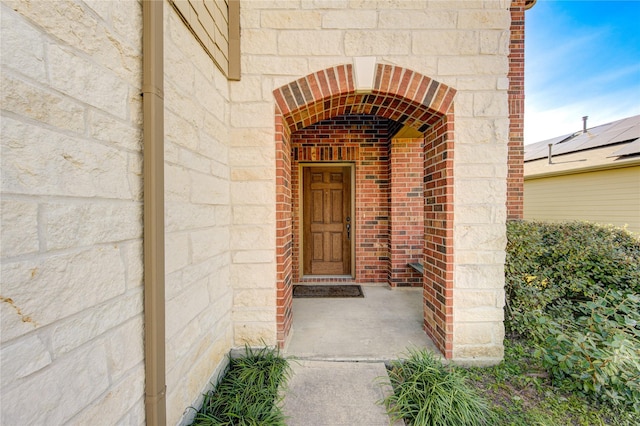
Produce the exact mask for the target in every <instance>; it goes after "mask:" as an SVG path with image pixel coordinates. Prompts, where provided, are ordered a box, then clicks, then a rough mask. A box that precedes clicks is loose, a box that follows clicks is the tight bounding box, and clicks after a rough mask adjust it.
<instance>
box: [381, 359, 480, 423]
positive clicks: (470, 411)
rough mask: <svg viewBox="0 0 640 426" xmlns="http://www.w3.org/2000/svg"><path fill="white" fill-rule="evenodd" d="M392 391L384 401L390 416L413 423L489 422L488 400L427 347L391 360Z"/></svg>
mask: <svg viewBox="0 0 640 426" xmlns="http://www.w3.org/2000/svg"><path fill="white" fill-rule="evenodd" d="M389 378H390V380H391V385H392V386H393V389H394V393H393V394H392V395H390V396H388V397H387V398H385V399H384V401H383V403H384V404H385V406H386V407H387V411H388V413H389V415H390V416H391V418H392V419H393V420H394V421H395V420H400V419H404V420H405V421H406V422H407V423H408V424H410V425H414V426H427V425H439V426H449V425H451V426H464V425H485V424H492V423H491V419H492V413H491V411H490V410H489V405H488V403H487V402H486V401H485V400H484V399H483V398H482V397H481V396H480V395H479V394H478V393H477V392H476V391H475V389H473V388H471V387H470V386H468V385H467V383H466V379H465V377H464V375H463V374H461V373H460V372H459V371H458V370H456V369H453V368H451V369H450V368H447V367H445V366H444V365H443V364H442V363H441V362H440V361H439V360H437V359H436V358H435V357H434V355H433V354H432V353H431V352H429V351H427V350H414V351H410V352H409V358H408V359H405V360H399V361H394V362H392V363H391V369H390V371H389Z"/></svg>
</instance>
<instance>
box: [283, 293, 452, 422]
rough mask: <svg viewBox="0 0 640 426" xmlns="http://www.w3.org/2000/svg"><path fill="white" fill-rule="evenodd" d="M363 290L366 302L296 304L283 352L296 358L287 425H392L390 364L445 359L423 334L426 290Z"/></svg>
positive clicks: (288, 394) (299, 301) (300, 301)
mask: <svg viewBox="0 0 640 426" xmlns="http://www.w3.org/2000/svg"><path fill="white" fill-rule="evenodd" d="M363 291H364V295H365V297H364V298H347V299H328V298H327V299H311V298H310V299H294V301H293V327H292V329H293V331H292V335H291V338H290V341H289V342H288V345H287V347H286V348H285V351H284V354H285V356H288V357H292V358H295V359H296V360H294V361H292V362H291V364H292V369H293V374H292V377H291V378H290V380H289V386H288V389H287V391H286V393H285V400H284V412H285V414H286V415H287V416H288V418H289V419H288V421H287V425H289V426H302V425H304V426H314V425H317V426H339V425H351V426H360V425H362V426H374V425H385V426H386V425H389V424H390V419H389V417H388V416H387V414H386V411H385V409H384V406H382V405H380V401H381V400H382V399H383V398H384V396H385V394H386V392H390V385H389V384H388V376H387V372H386V368H385V362H388V361H390V360H393V359H397V358H399V357H402V356H404V355H405V354H406V352H407V348H409V347H418V348H427V349H429V350H432V351H434V352H436V353H439V352H438V351H437V349H436V348H435V346H434V344H433V342H431V340H430V339H429V338H428V337H427V335H426V334H425V333H424V331H423V330H422V290H421V289H415V288H398V289H390V288H388V287H382V286H371V287H365V286H363ZM385 383H386V385H385ZM396 424H397V425H402V424H403V423H402V422H398V423H396Z"/></svg>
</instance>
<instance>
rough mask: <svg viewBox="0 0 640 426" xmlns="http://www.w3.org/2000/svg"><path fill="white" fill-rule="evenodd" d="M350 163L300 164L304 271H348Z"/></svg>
mask: <svg viewBox="0 0 640 426" xmlns="http://www.w3.org/2000/svg"><path fill="white" fill-rule="evenodd" d="M351 174H352V167H351V166H348V165H347V166H326V165H321V166H320V165H319V166H312V165H310V166H304V167H303V177H302V183H303V185H302V186H303V191H302V192H303V197H302V198H303V206H302V210H303V215H302V217H303V219H302V230H303V234H302V239H303V250H302V251H303V256H302V257H303V265H302V266H303V275H305V276H307V275H351V274H352V269H351V252H352V245H353V241H354V240H355V234H354V230H355V229H354V222H353V214H352V209H351V180H352V177H351Z"/></svg>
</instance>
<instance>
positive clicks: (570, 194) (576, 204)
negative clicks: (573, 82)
mask: <svg viewBox="0 0 640 426" xmlns="http://www.w3.org/2000/svg"><path fill="white" fill-rule="evenodd" d="M585 120H586V119H585ZM524 150H525V154H524V218H525V219H536V220H548V221H561V220H585V221H589V222H596V223H601V224H611V225H615V226H620V227H627V229H629V230H630V231H632V232H636V233H640V115H636V116H634V117H629V118H625V119H622V120H618V121H614V122H613V123H608V124H603V125H602V126H597V127H592V128H590V129H587V128H586V124H585V126H584V128H583V130H582V131H579V132H576V133H574V134H570V135H564V136H560V137H557V138H554V139H549V140H547V141H542V142H538V143H534V144H531V145H526V146H525V149H524Z"/></svg>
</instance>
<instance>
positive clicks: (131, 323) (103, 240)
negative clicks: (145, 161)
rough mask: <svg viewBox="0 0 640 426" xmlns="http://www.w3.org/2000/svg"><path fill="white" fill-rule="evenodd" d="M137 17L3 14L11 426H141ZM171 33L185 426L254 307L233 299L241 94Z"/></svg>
mask: <svg viewBox="0 0 640 426" xmlns="http://www.w3.org/2000/svg"><path fill="white" fill-rule="evenodd" d="M141 16H142V15H141V4H140V3H139V2H120V3H116V2H74V1H65V2H31V3H27V2H12V3H11V5H10V6H9V5H8V4H5V3H3V4H2V220H1V224H2V246H1V247H2V288H1V290H0V296H1V297H2V299H1V300H0V309H1V315H2V334H1V339H2V340H1V343H2V349H1V352H0V356H1V357H2V371H1V373H2V384H1V386H2V388H1V392H2V419H1V421H0V423H2V424H35V423H47V424H58V423H63V422H67V421H69V422H72V423H78V424H85V423H86V424H89V423H95V422H99V423H113V424H115V423H123V424H144V422H145V413H144V380H145V377H144V359H143V358H144V351H143V344H144V332H143V328H144V324H143V288H142V283H143V275H142V273H143V264H142V153H141V148H142V139H141V135H142V132H141V130H142V129H141V125H142V112H141V96H140V93H141V88H140V84H141V81H142V77H141V68H142V67H141V65H142V57H141V34H142V19H141ZM164 16H165V42H164V45H165V49H164V51H165V93H164V95H165V108H166V109H165V120H166V123H165V139H166V140H165V160H166V162H165V174H166V176H165V191H166V192H165V205H166V212H165V226H166V272H167V276H166V371H167V377H166V380H167V418H168V422H169V423H170V424H175V423H176V422H178V421H179V420H180V418H181V416H182V415H183V412H184V411H185V409H186V408H187V407H188V406H190V405H192V404H194V403H197V400H198V398H200V397H201V392H202V390H203V389H204V388H205V387H206V386H208V384H209V381H210V379H211V376H212V374H215V372H216V370H217V369H220V368H221V367H223V366H224V356H225V355H226V354H227V353H228V351H229V349H230V348H231V346H232V344H233V339H232V334H233V327H232V322H231V316H232V306H233V304H234V301H235V303H236V304H238V305H242V304H243V303H245V304H249V305H250V304H251V302H247V296H246V295H245V294H243V292H242V291H237V292H235V293H234V292H233V290H232V287H231V271H230V264H231V254H230V236H229V234H230V226H231V214H232V213H231V195H230V179H231V171H230V167H229V130H228V128H229V109H230V107H229V104H230V102H229V97H230V95H229V88H228V82H227V80H226V78H225V77H224V76H223V75H222V74H221V73H220V72H219V71H218V70H217V68H216V67H215V66H214V65H213V64H212V62H211V60H210V58H209V57H208V56H207V55H206V53H204V51H203V50H202V48H201V46H200V45H199V44H198V43H197V42H196V41H195V40H194V39H193V37H192V35H191V34H190V33H189V31H188V30H187V29H186V27H185V25H184V23H183V22H182V21H181V20H180V19H179V18H178V16H177V15H176V13H175V11H174V10H173V9H172V8H171V7H170V6H169V4H168V3H167V2H165V10H164ZM8 52H10V53H8ZM274 310H275V308H274ZM190 413H191V414H192V411H191V410H188V411H187V418H188V417H189V416H188V415H189V414H190Z"/></svg>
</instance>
